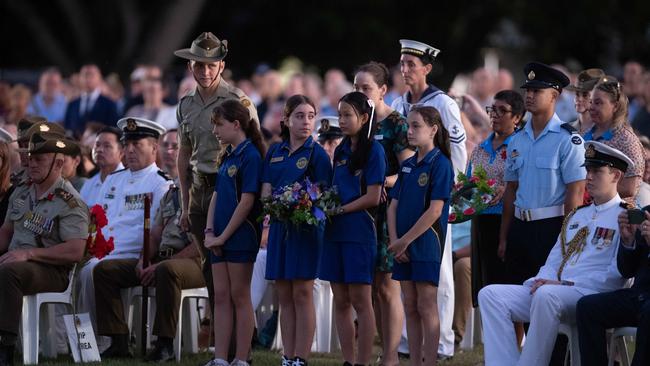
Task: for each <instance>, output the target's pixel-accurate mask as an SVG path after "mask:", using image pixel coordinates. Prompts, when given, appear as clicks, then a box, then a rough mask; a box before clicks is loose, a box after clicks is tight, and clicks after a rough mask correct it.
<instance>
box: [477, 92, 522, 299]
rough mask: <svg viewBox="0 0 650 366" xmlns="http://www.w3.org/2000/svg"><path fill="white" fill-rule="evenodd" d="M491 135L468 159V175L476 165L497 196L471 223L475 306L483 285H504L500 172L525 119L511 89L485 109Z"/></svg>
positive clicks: (502, 187) (502, 183)
mask: <svg viewBox="0 0 650 366" xmlns="http://www.w3.org/2000/svg"><path fill="white" fill-rule="evenodd" d="M485 109H486V111H487V112H488V115H489V116H490V122H491V124H492V131H493V132H492V133H491V134H490V136H488V138H487V139H486V140H485V141H483V142H482V143H481V144H480V145H479V146H477V147H476V148H475V149H474V151H473V152H472V155H471V156H470V159H469V162H468V166H467V174H468V175H471V174H472V171H473V170H474V169H476V168H478V167H479V166H480V167H482V168H483V169H485V171H486V172H487V176H488V178H491V179H496V181H497V184H496V191H497V194H496V196H495V197H494V199H493V200H492V202H491V206H490V207H488V208H487V209H486V210H485V211H483V212H482V213H481V214H480V215H478V216H477V217H476V218H474V219H473V220H472V301H473V302H474V306H478V301H477V298H476V296H477V294H478V292H479V290H480V289H481V288H483V286H487V285H490V284H493V283H504V282H503V281H504V279H505V278H504V268H505V267H504V264H503V261H502V260H501V259H500V256H499V253H498V246H499V228H500V227H501V213H502V211H503V201H502V196H503V192H504V190H505V182H504V181H503V172H504V168H505V162H506V149H507V147H508V142H509V141H510V138H511V137H512V135H513V134H514V133H516V132H515V131H516V129H517V127H518V126H519V123H520V122H521V119H522V117H523V116H524V113H525V112H526V111H525V108H524V100H523V98H522V97H521V95H520V94H519V93H518V92H516V91H514V90H502V91H500V92H498V93H497V94H496V95H495V96H494V103H493V104H492V106H489V107H486V108H485Z"/></svg>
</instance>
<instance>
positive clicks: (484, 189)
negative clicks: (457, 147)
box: [449, 166, 496, 224]
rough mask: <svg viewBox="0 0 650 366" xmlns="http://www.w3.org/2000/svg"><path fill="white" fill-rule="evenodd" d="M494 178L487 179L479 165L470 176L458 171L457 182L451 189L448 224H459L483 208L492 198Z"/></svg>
mask: <svg viewBox="0 0 650 366" xmlns="http://www.w3.org/2000/svg"><path fill="white" fill-rule="evenodd" d="M495 185H496V180H495V179H488V177H487V173H486V172H485V169H483V167H481V166H479V167H477V168H476V170H475V171H474V174H473V175H472V176H471V177H468V176H467V175H465V174H463V173H460V172H459V173H458V183H456V184H455V185H454V188H453V189H452V191H451V213H450V214H449V223H450V224H459V223H461V222H465V221H467V220H470V219H471V218H472V217H474V216H476V215H478V214H480V213H481V212H482V211H483V210H485V209H486V208H487V207H488V206H489V203H490V201H492V199H493V198H494V195H495V191H494V188H495Z"/></svg>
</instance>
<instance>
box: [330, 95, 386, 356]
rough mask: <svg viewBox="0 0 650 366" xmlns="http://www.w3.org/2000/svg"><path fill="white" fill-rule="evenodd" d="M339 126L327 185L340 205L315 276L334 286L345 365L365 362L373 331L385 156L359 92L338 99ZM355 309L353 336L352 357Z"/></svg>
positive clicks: (371, 108)
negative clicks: (373, 285) (378, 215)
mask: <svg viewBox="0 0 650 366" xmlns="http://www.w3.org/2000/svg"><path fill="white" fill-rule="evenodd" d="M338 110H339V127H340V128H341V132H343V135H345V138H344V139H343V141H342V142H341V144H340V145H339V146H338V147H337V148H336V151H335V152H334V178H333V179H332V185H333V186H334V187H336V189H337V190H338V194H339V197H340V198H341V206H340V207H337V208H335V209H333V210H332V212H330V214H334V215H335V216H333V217H331V221H330V222H329V223H328V224H327V227H326V229H325V243H324V245H323V255H322V258H321V275H320V278H321V279H324V280H327V281H330V282H331V284H332V291H333V292H334V304H335V319H336V328H337V331H338V336H339V341H340V343H341V351H342V353H343V358H344V361H345V364H346V365H369V364H370V362H371V357H372V344H373V340H374V337H375V319H374V312H373V308H372V297H371V286H370V285H371V283H372V280H373V277H374V274H375V256H376V255H377V234H376V228H375V223H374V219H373V215H372V214H371V213H370V212H368V209H372V208H375V207H376V206H377V205H378V204H379V200H380V198H381V190H382V185H383V183H384V175H385V172H386V156H385V155H384V149H383V148H382V147H381V144H379V142H376V141H375V140H374V136H373V134H374V129H375V125H376V122H377V121H376V116H375V113H374V112H375V111H374V103H372V101H370V100H369V99H368V97H367V96H365V95H364V94H363V93H360V92H352V93H349V94H346V95H345V96H343V98H341V100H340V101H339V105H338ZM353 308H354V310H355V311H356V313H357V322H358V332H357V334H358V338H357V355H356V357H355V352H354V350H355V347H354V342H355V327H354V323H353V320H352V309H353Z"/></svg>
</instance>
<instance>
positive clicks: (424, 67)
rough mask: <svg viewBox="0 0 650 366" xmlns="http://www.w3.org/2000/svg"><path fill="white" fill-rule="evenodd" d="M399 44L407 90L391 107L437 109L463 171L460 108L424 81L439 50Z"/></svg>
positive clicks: (449, 311)
mask: <svg viewBox="0 0 650 366" xmlns="http://www.w3.org/2000/svg"><path fill="white" fill-rule="evenodd" d="M400 44H401V45H402V49H401V54H402V55H401V57H400V71H401V72H402V76H403V77H404V83H406V85H407V86H408V88H409V90H408V91H407V92H406V93H404V95H402V96H400V97H398V98H397V99H395V100H394V101H393V103H392V104H391V107H392V108H393V109H395V110H396V111H398V112H399V113H401V114H402V115H403V116H408V113H409V111H410V110H411V107H412V106H413V105H415V104H417V105H424V106H429V107H434V108H435V109H437V110H438V112H439V113H440V116H441V117H442V124H443V125H444V126H445V128H446V129H447V131H449V142H450V146H451V162H452V164H453V171H454V175H455V174H456V172H457V171H465V167H466V166H467V150H466V148H465V139H466V137H465V128H464V127H463V123H462V122H461V120H460V108H458V104H457V103H456V102H455V101H454V100H453V99H452V98H451V97H449V96H448V95H447V94H445V93H444V92H443V91H442V90H440V89H438V88H436V87H435V86H433V85H431V84H428V83H427V75H428V74H429V73H430V72H431V69H432V67H433V62H434V61H435V59H436V56H438V53H440V50H439V49H437V48H434V47H431V46H429V45H427V44H424V43H421V42H417V41H412V40H408V39H400ZM450 229H451V227H449V228H448V229H447V236H446V242H445V246H444V253H443V256H442V264H441V267H440V284H439V287H438V311H439V314H440V348H439V353H440V356H439V359H444V358H448V357H451V356H453V355H454V331H453V330H452V327H451V326H452V320H453V317H454V281H453V280H454V273H453V266H452V258H451V247H452V245H451V230H450ZM405 337H406V328H405V327H404V331H403V332H402V338H403V339H402V342H401V344H400V352H403V351H406V349H405V348H406V342H405V339H406V338H405ZM445 356H446V357H445Z"/></svg>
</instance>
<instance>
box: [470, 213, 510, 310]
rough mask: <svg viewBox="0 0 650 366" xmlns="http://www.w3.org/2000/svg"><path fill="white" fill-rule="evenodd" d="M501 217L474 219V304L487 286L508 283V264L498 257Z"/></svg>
mask: <svg viewBox="0 0 650 366" xmlns="http://www.w3.org/2000/svg"><path fill="white" fill-rule="evenodd" d="M500 230H501V215H479V216H477V217H476V218H474V219H472V241H471V245H472V304H473V305H474V307H477V306H478V292H479V291H481V289H482V288H483V287H485V286H487V285H492V284H495V283H508V282H507V277H506V264H505V263H504V262H503V261H502V260H501V258H499V256H498V255H497V249H498V248H499V231H500Z"/></svg>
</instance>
